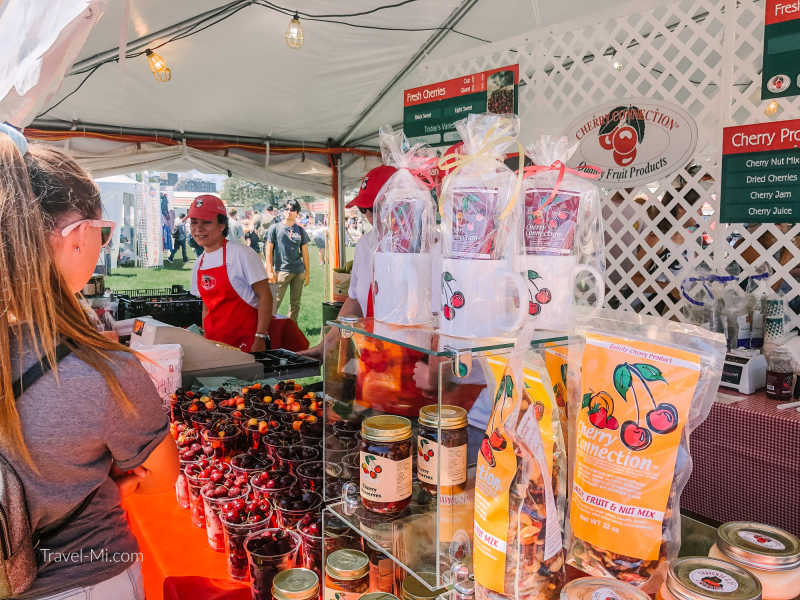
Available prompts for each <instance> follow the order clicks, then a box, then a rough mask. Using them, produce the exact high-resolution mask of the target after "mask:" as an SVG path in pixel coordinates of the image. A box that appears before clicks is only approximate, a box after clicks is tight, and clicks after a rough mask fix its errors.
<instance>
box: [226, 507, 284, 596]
mask: <svg viewBox="0 0 800 600" xmlns="http://www.w3.org/2000/svg"><path fill="white" fill-rule="evenodd" d="M219 515H220V521H221V522H222V528H223V530H224V532H225V553H226V554H227V557H228V574H229V575H230V576H231V578H233V579H238V580H240V581H242V580H246V579H247V578H248V567H247V564H248V563H247V552H245V549H244V545H245V541H246V540H247V536H249V535H252V534H254V533H256V532H258V531H262V530H264V529H267V528H268V527H269V526H270V523H271V522H272V506H271V505H270V503H269V500H267V499H266V498H263V499H260V500H255V499H252V498H250V499H248V498H237V499H235V500H231V501H229V502H226V503H225V504H223V505H222V506H221V507H220V512H219Z"/></svg>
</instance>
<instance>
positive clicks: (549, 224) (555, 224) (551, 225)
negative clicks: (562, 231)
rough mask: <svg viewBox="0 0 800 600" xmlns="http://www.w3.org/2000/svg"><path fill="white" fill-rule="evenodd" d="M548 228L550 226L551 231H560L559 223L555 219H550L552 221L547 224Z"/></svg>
mask: <svg viewBox="0 0 800 600" xmlns="http://www.w3.org/2000/svg"><path fill="white" fill-rule="evenodd" d="M547 226H548V227H549V228H550V229H558V221H556V220H555V219H550V220H549V221H548V222H547Z"/></svg>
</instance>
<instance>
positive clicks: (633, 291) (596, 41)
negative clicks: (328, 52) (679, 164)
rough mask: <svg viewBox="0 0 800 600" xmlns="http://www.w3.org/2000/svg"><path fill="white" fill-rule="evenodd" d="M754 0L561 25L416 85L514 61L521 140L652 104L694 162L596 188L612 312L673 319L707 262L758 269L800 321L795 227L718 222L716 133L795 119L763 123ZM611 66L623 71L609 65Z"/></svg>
mask: <svg viewBox="0 0 800 600" xmlns="http://www.w3.org/2000/svg"><path fill="white" fill-rule="evenodd" d="M763 23H764V5H763V2H757V1H754V0H739V1H738V2H737V1H736V0H678V1H676V2H672V3H669V4H668V5H662V6H658V7H656V8H648V9H647V10H644V9H642V8H636V7H635V6H634V5H632V6H631V7H630V8H629V10H628V11H626V12H623V13H619V12H616V13H614V14H609V15H608V19H607V20H605V21H602V22H588V21H586V20H585V19H584V20H582V21H581V22H580V25H575V24H569V23H566V24H563V25H559V26H557V27H548V28H546V29H539V30H534V31H531V32H529V33H527V34H525V35H524V36H520V37H518V38H514V39H512V40H507V41H506V42H502V43H496V44H493V45H491V46H487V47H486V48H484V49H483V50H481V51H479V52H476V53H473V54H472V55H471V56H465V57H462V58H460V59H454V60H449V61H439V62H436V63H432V64H430V65H428V67H427V69H425V70H423V71H422V74H421V75H420V81H419V83H420V84H422V83H429V82H432V81H441V80H445V79H449V78H452V77H457V76H459V75H463V74H465V73H474V72H478V71H482V70H485V69H489V68H493V67H495V66H498V65H504V64H513V63H519V65H520V80H521V86H520V93H519V105H520V106H519V112H520V116H521V118H522V124H523V130H522V135H521V138H522V141H523V142H524V143H529V142H530V141H532V140H533V139H535V137H537V136H538V135H539V134H541V133H561V132H562V131H563V128H564V127H565V126H566V124H567V123H568V122H569V121H571V120H572V118H573V117H574V116H576V115H577V114H578V113H581V112H584V111H586V110H588V109H590V108H591V107H593V106H595V105H597V104H600V103H602V102H605V101H608V100H613V99H614V98H621V97H631V96H632V97H637V96H638V97H648V98H657V99H662V100H666V101H669V102H672V103H674V104H678V105H680V106H682V107H683V108H684V109H685V110H687V111H688V112H689V113H690V114H691V115H692V116H693V117H694V118H695V120H696V121H697V123H698V127H699V129H700V137H699V142H698V146H697V151H696V153H695V157H694V158H693V159H692V160H691V162H690V163H689V164H687V165H686V166H685V167H684V168H683V169H681V170H680V171H679V172H678V173H675V174H674V175H672V176H670V177H668V178H664V179H660V180H657V181H653V182H652V183H650V184H648V185H646V186H642V187H638V188H633V189H625V190H603V192H604V194H603V200H604V201H603V216H604V218H605V227H606V234H605V237H606V255H607V264H606V284H607V290H608V291H607V297H606V300H607V302H608V304H609V305H610V306H612V307H615V308H616V307H621V308H625V309H632V310H635V311H637V312H639V311H644V312H646V313H649V314H660V315H663V316H667V317H670V318H673V319H682V318H683V317H682V314H681V312H680V308H681V300H680V290H679V286H680V281H681V279H682V278H683V277H684V274H685V273H686V272H687V270H689V269H691V268H693V267H695V266H696V265H706V266H708V267H710V268H712V269H714V270H717V271H726V270H727V271H729V272H731V273H734V274H737V275H739V274H743V275H747V274H750V273H752V272H753V269H754V268H755V267H756V266H759V265H762V264H763V263H764V262H767V263H769V264H770V266H772V267H773V268H774V270H775V274H774V275H773V276H772V278H771V279H770V285H772V287H773V288H774V289H775V290H780V291H781V292H783V293H785V294H786V303H787V305H788V306H787V314H788V317H789V320H790V321H791V325H790V326H791V327H794V326H800V314H799V313H800V269H798V260H800V225H791V226H789V225H786V226H784V225H772V224H736V225H722V224H719V223H718V222H717V220H716V215H717V214H719V200H718V199H719V187H720V186H719V178H720V161H721V140H722V127H724V126H727V125H733V124H741V123H752V122H763V121H767V120H770V119H788V118H797V117H798V116H800V99H797V98H795V99H788V100H787V99H783V100H781V101H780V105H781V108H780V110H779V113H778V114H777V115H775V116H773V117H768V116H766V115H765V113H764V109H765V106H766V103H765V102H761V100H760V90H761V75H760V70H761V52H762V36H763ZM615 63H618V66H619V65H621V66H622V69H621V70H618V69H617V68H615Z"/></svg>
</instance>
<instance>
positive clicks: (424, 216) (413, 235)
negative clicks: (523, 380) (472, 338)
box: [372, 127, 436, 325]
mask: <svg viewBox="0 0 800 600" xmlns="http://www.w3.org/2000/svg"><path fill="white" fill-rule="evenodd" d="M380 145H381V154H382V156H383V162H384V164H386V165H390V166H394V167H396V168H397V171H396V172H395V173H394V175H392V176H391V177H390V178H389V180H388V181H387V182H386V183H385V184H384V186H383V188H382V189H381V191H380V192H379V193H378V197H377V198H376V199H375V204H374V217H375V222H374V223H375V228H376V233H377V238H378V245H377V249H376V252H375V256H374V259H373V282H372V286H373V287H372V290H373V298H374V303H375V304H374V307H375V318H376V319H377V320H378V321H383V322H386V323H393V324H398V325H420V324H429V323H430V322H431V321H432V312H431V270H432V268H433V267H432V253H431V249H432V247H433V243H434V228H435V226H436V220H435V206H434V203H433V197H432V196H431V191H430V189H431V185H432V183H433V180H432V179H431V174H430V172H431V170H432V169H433V168H434V167H435V165H436V154H435V152H434V150H433V149H432V148H430V147H428V146H425V145H422V144H416V145H414V146H410V145H409V143H408V140H407V139H406V136H405V135H404V134H403V133H402V132H394V131H392V129H391V127H388V128H383V129H381V131H380Z"/></svg>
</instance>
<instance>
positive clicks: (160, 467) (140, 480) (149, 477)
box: [110, 434, 179, 498]
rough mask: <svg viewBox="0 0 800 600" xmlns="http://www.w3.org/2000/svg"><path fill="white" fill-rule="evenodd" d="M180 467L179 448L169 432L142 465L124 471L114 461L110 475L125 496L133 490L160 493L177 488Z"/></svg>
mask: <svg viewBox="0 0 800 600" xmlns="http://www.w3.org/2000/svg"><path fill="white" fill-rule="evenodd" d="M178 468H179V467H178V448H177V447H176V446H175V441H174V440H173V439H172V436H170V435H169V434H167V435H166V436H165V437H164V439H163V440H161V443H160V444H159V445H158V446H156V447H155V448H154V449H153V451H152V452H151V453H150V456H148V457H147V460H145V461H144V463H142V464H141V466H138V467H136V468H135V469H132V470H131V471H122V470H121V469H119V468H118V467H117V465H116V463H112V465H111V473H110V477H111V479H113V480H114V481H115V482H116V484H117V485H118V486H119V490H120V495H121V496H122V497H123V498H124V497H125V496H127V495H128V494H132V493H133V492H140V493H144V494H158V493H161V492H168V491H170V490H173V489H175V479H177V477H178Z"/></svg>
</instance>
